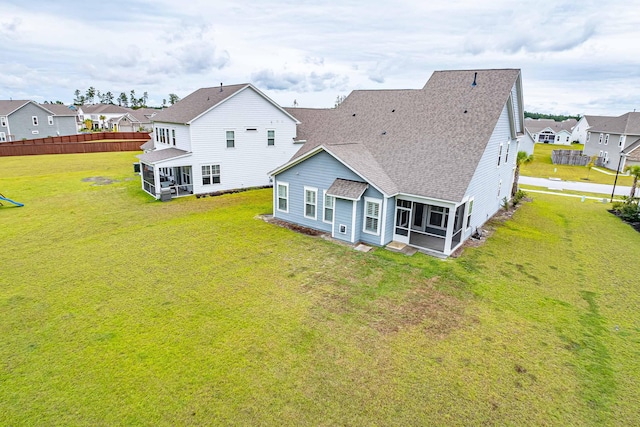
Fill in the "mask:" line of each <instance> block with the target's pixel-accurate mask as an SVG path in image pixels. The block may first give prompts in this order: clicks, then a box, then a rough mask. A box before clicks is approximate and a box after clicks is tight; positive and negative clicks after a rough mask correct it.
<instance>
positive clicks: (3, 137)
mask: <svg viewBox="0 0 640 427" xmlns="http://www.w3.org/2000/svg"><path fill="white" fill-rule="evenodd" d="M6 141H7V135H6V134H5V133H4V132H0V142H6Z"/></svg>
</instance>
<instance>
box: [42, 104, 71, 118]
mask: <svg viewBox="0 0 640 427" xmlns="http://www.w3.org/2000/svg"><path fill="white" fill-rule="evenodd" d="M40 106H41V107H42V108H46V109H47V110H49V111H51V112H52V113H53V114H54V115H56V116H73V117H75V116H77V115H78V112H77V111H76V110H72V109H70V108H69V106H68V105H63V104H40Z"/></svg>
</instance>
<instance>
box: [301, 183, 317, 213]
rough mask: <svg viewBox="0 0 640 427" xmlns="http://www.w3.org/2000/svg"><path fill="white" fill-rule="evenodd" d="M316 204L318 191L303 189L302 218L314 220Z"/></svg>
mask: <svg viewBox="0 0 640 427" xmlns="http://www.w3.org/2000/svg"><path fill="white" fill-rule="evenodd" d="M317 202H318V190H317V189H315V188H309V187H304V217H305V218H309V219H316V204H317Z"/></svg>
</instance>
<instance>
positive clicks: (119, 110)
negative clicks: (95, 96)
mask: <svg viewBox="0 0 640 427" xmlns="http://www.w3.org/2000/svg"><path fill="white" fill-rule="evenodd" d="M79 108H82V112H83V113H84V114H125V113H128V112H129V109H128V108H125V107H121V106H119V105H115V104H91V105H81V106H80V107H79Z"/></svg>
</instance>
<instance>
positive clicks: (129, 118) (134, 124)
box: [107, 113, 144, 132]
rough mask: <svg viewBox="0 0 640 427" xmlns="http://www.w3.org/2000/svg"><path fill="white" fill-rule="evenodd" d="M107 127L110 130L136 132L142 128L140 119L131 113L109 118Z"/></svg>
mask: <svg viewBox="0 0 640 427" xmlns="http://www.w3.org/2000/svg"><path fill="white" fill-rule="evenodd" d="M107 123H108V128H109V130H110V131H112V132H137V131H138V130H140V129H144V127H143V126H142V123H140V120H138V118H137V117H135V116H134V115H133V114H131V113H126V114H123V115H122V116H119V117H116V118H113V119H109V121H108V122H107Z"/></svg>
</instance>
